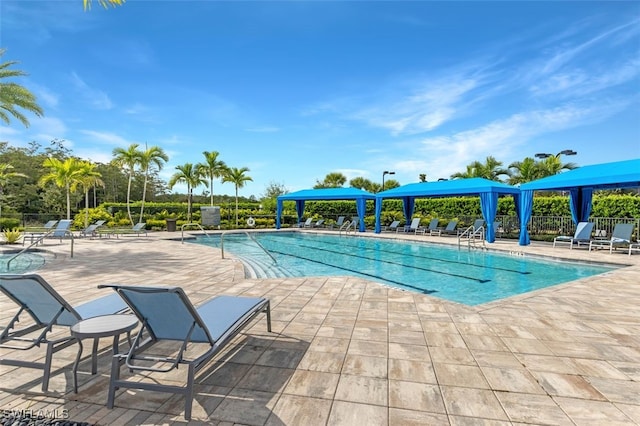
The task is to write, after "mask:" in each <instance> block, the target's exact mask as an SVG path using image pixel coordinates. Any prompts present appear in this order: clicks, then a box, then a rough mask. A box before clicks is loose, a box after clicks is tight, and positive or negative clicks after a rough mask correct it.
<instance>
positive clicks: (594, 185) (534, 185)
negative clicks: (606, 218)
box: [519, 159, 640, 245]
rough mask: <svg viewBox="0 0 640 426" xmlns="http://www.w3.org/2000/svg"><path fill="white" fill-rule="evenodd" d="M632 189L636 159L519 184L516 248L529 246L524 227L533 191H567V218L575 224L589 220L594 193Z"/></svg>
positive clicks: (638, 174)
mask: <svg viewBox="0 0 640 426" xmlns="http://www.w3.org/2000/svg"><path fill="white" fill-rule="evenodd" d="M633 187H640V159H634V160H625V161H616V162H613V163H603V164H594V165H591V166H583V167H580V168H577V169H573V170H569V171H568V172H564V173H560V174H557V175H553V176H549V177H546V178H542V179H538V180H534V181H532V182H528V183H525V184H522V185H521V186H520V190H521V195H520V198H521V202H520V206H519V210H520V245H527V244H529V242H530V239H529V232H528V231H527V223H528V222H529V219H530V218H531V210H532V209H533V192H534V191H569V207H570V209H571V217H572V219H573V221H574V223H576V224H578V223H579V222H586V221H588V220H589V215H590V214H591V199H592V196H593V191H594V190H596V189H609V188H633Z"/></svg>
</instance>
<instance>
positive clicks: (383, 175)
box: [382, 170, 396, 191]
mask: <svg viewBox="0 0 640 426" xmlns="http://www.w3.org/2000/svg"><path fill="white" fill-rule="evenodd" d="M395 174H396V172H390V171H388V170H385V171H384V172H382V190H383V191H384V177H385V176H386V175H395Z"/></svg>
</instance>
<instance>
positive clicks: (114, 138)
mask: <svg viewBox="0 0 640 426" xmlns="http://www.w3.org/2000/svg"><path fill="white" fill-rule="evenodd" d="M80 133H82V134H84V135H86V136H88V137H89V138H90V140H88V141H86V142H89V143H96V142H97V143H102V144H106V145H113V146H128V145H130V144H132V143H134V142H131V141H129V140H127V139H126V138H123V137H122V136H119V135H117V134H115V133H111V132H99V131H97V130H80Z"/></svg>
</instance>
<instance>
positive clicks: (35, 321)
mask: <svg viewBox="0 0 640 426" xmlns="http://www.w3.org/2000/svg"><path fill="white" fill-rule="evenodd" d="M0 292H2V293H4V294H5V295H6V296H7V297H9V299H11V300H13V301H14V302H15V303H16V304H17V305H18V306H19V307H20V309H19V310H18V312H17V313H16V314H15V315H14V316H13V317H12V318H11V319H10V320H9V323H8V324H7V325H6V326H5V327H4V328H3V330H2V334H0V349H9V350H18V351H28V350H30V349H33V348H36V347H40V346H41V345H42V346H45V347H46V354H45V358H44V362H36V361H28V360H25V359H9V358H5V357H4V356H0V364H1V365H11V366H18V367H27V368H37V369H42V370H43V371H44V374H43V378H42V391H43V392H46V391H47V389H48V387H49V377H50V375H51V361H52V357H53V354H54V353H56V352H58V351H59V350H61V349H64V348H66V347H68V346H70V345H72V344H73V343H75V341H76V340H75V338H73V337H72V336H71V334H70V333H69V327H70V326H72V325H74V324H75V323H77V322H78V321H81V320H83V319H87V318H92V317H96V316H100V315H109V314H115V313H119V312H122V311H124V310H126V308H127V305H126V304H125V303H124V302H123V301H122V299H121V298H119V297H117V295H116V294H110V295H107V296H104V297H100V298H98V299H94V300H91V301H89V302H86V303H83V304H81V305H78V306H75V307H73V306H71V305H70V304H69V303H68V302H67V301H66V300H65V299H64V298H63V297H62V296H61V295H60V294H59V293H58V292H56V291H55V290H54V289H53V287H51V285H49V284H48V283H47V282H46V281H45V280H44V278H42V277H41V276H40V275H36V274H27V275H0ZM114 296H115V297H114ZM18 323H20V327H19V328H18ZM59 328H63V329H66V332H65V333H63V334H62V335H56V336H55V337H50V336H52V335H53V334H54V333H57V332H58V329H59ZM95 349H96V346H95V344H94V352H95ZM17 353H18V354H19V353H20V352H17Z"/></svg>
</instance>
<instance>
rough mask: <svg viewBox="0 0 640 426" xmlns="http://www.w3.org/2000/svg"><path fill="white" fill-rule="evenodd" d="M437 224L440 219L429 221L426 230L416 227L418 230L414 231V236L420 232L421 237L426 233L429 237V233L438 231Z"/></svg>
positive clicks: (422, 227)
mask: <svg viewBox="0 0 640 426" xmlns="http://www.w3.org/2000/svg"><path fill="white" fill-rule="evenodd" d="M438 223H440V219H438V218H434V219H431V221H430V222H429V226H427V227H426V228H425V227H424V226H420V227H418V229H416V234H417V233H418V232H420V233H421V234H422V235H424V234H426V233H427V232H428V233H429V235H431V231H435V230H436V229H438Z"/></svg>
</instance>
